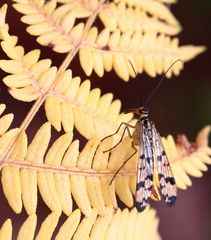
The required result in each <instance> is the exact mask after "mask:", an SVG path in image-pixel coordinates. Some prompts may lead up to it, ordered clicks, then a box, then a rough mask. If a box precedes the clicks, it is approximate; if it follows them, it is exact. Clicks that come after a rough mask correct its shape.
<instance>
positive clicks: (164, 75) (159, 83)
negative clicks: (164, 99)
mask: <svg viewBox="0 0 211 240" xmlns="http://www.w3.org/2000/svg"><path fill="white" fill-rule="evenodd" d="M177 62H182V63H184V62H183V61H182V60H181V59H177V60H176V61H174V62H173V63H172V64H171V65H170V66H169V68H168V69H167V70H166V72H165V73H164V74H163V76H162V78H161V79H160V81H159V82H158V84H157V86H156V87H155V88H154V90H153V91H152V92H151V94H150V95H149V97H148V98H147V100H146V101H145V103H144V105H143V106H144V107H146V105H147V104H148V103H149V101H150V100H151V98H152V97H153V95H154V94H155V93H156V91H157V90H158V88H159V87H160V85H161V83H162V82H163V80H164V79H165V78H166V74H167V73H168V71H169V70H170V69H171V68H172V67H173V66H174V65H175V64H176V63H177Z"/></svg>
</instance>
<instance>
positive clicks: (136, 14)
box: [99, 1, 181, 35]
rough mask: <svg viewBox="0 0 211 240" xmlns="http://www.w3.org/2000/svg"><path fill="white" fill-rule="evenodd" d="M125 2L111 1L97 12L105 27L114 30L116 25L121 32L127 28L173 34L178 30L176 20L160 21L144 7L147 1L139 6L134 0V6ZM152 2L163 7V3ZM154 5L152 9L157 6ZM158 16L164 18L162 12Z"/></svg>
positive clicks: (148, 8) (179, 28)
mask: <svg viewBox="0 0 211 240" xmlns="http://www.w3.org/2000/svg"><path fill="white" fill-rule="evenodd" d="M140 2H141V1H140ZM151 2H152V1H151ZM130 3H131V1H130ZM127 4H128V3H127V2H126V1H121V2H119V3H113V2H111V3H110V4H109V6H108V7H107V8H105V9H104V10H103V11H101V12H100V13H99V16H100V19H101V21H102V22H103V24H104V26H105V27H106V28H108V29H110V30H111V31H114V30H115V29H116V28H117V27H118V28H120V30H121V31H122V32H125V31H128V30H130V31H132V32H138V31H140V32H142V31H144V32H148V31H149V32H151V31H154V32H159V33H163V34H167V35H175V34H178V33H179V32H180V30H181V27H180V25H179V24H178V23H177V22H175V21H173V22H172V21H170V22H169V21H168V22H162V21H160V20H159V19H158V18H157V16H156V17H155V15H156V14H154V13H153V14H152V11H151V10H152V8H151V7H146V5H147V4H149V2H146V1H145V3H144V1H142V5H143V6H141V7H140V5H139V4H138V2H136V5H135V6H132V5H131V6H130V5H127ZM154 4H155V5H156V4H157V5H159V6H162V8H163V9H165V5H162V4H158V3H156V2H155V1H153V5H154ZM155 5H154V9H156V8H157V6H155ZM149 11H150V14H152V16H150V17H149V15H148V13H149ZM164 11H165V10H164ZM157 13H158V11H157ZM159 16H160V17H162V18H164V15H163V12H162V13H161V12H159ZM167 18H168V17H167ZM170 18H171V17H170Z"/></svg>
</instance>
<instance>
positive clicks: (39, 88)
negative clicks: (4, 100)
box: [0, 29, 57, 102]
mask: <svg viewBox="0 0 211 240" xmlns="http://www.w3.org/2000/svg"><path fill="white" fill-rule="evenodd" d="M1 30H2V31H3V30H4V29H1ZM17 40H18V38H17V37H15V36H10V35H9V34H4V38H3V41H2V42H1V47H2V49H3V51H4V52H5V53H6V54H7V56H8V57H9V58H10V59H11V60H0V68H1V69H2V70H4V71H5V72H8V73H10V74H11V75H8V76H7V77H5V78H4V79H3V81H4V83H5V84H6V85H7V86H8V87H10V90H9V92H10V94H11V95H12V96H13V97H14V98H16V99H18V100H21V101H26V102H30V101H34V100H36V99H38V98H39V97H40V96H42V95H43V94H44V93H45V92H46V90H47V89H48V88H49V87H50V86H51V84H52V82H53V81H54V79H55V76H56V73H57V69H56V67H50V66H51V60H50V59H43V60H40V61H38V60H39V56H40V50H38V49H35V50H32V51H30V52H28V53H27V54H24V48H23V47H22V46H16V43H17Z"/></svg>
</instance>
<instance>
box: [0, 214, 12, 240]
mask: <svg viewBox="0 0 211 240" xmlns="http://www.w3.org/2000/svg"><path fill="white" fill-rule="evenodd" d="M0 239H1V240H12V222H11V220H10V219H7V220H6V221H5V222H4V224H3V226H2V227H1V229H0Z"/></svg>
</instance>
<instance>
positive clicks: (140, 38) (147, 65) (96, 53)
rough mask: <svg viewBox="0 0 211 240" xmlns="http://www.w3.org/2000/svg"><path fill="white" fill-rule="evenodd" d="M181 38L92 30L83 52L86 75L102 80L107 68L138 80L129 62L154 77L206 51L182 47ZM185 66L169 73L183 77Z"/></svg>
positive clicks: (82, 57)
mask: <svg viewBox="0 0 211 240" xmlns="http://www.w3.org/2000/svg"><path fill="white" fill-rule="evenodd" d="M178 43H179V42H178V38H173V39H171V38H169V37H166V36H164V35H157V34H156V33H152V32H151V33H150V32H148V33H145V34H143V35H142V34H141V33H140V32H137V33H134V34H132V33H131V31H126V32H124V33H122V34H121V33H120V31H119V30H115V31H114V32H112V33H111V32H109V30H108V29H106V28H105V29H104V30H102V31H101V32H100V33H99V34H98V30H97V29H96V28H92V29H91V30H90V31H89V33H88V35H87V38H86V41H85V42H84V43H83V45H82V47H81V48H80V51H79V57H80V63H81V66H82V68H83V70H84V71H85V73H86V75H88V76H89V75H91V73H92V71H93V70H95V72H96V73H97V74H98V75H99V76H100V77H102V76H103V74H104V69H105V70H106V71H111V70H112V68H113V69H114V71H115V72H116V74H117V75H118V76H119V77H120V78H122V79H123V80H125V81H128V80H129V77H130V76H131V77H135V75H134V71H133V69H132V68H131V65H130V64H129V62H128V60H130V61H131V62H132V63H133V66H134V67H135V69H136V71H137V72H138V73H142V72H143V71H145V72H146V73H147V74H148V75H150V76H151V77H155V76H156V74H161V73H163V72H165V71H166V69H167V68H168V67H169V66H170V65H171V64H172V62H174V61H175V60H177V59H182V60H183V61H187V60H190V59H192V58H194V57H195V56H196V55H198V54H200V53H201V52H203V51H204V50H205V48H204V47H193V46H188V45H187V46H183V47H179V46H178ZM182 68H183V64H182V63H179V64H175V65H174V66H173V67H172V68H171V70H170V71H168V73H167V77H171V76H172V74H175V75H179V73H180V71H181V69H182Z"/></svg>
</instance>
